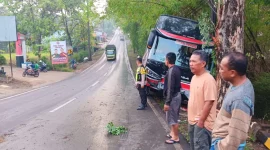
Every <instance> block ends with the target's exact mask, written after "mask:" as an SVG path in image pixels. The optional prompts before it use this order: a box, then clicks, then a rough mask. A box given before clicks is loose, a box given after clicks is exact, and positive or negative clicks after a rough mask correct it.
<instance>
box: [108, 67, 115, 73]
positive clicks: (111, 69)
mask: <svg viewBox="0 0 270 150" xmlns="http://www.w3.org/2000/svg"><path fill="white" fill-rule="evenodd" d="M114 68H115V64H113V66H112V69H111V70H110V72H109V73H108V75H110V74H111V73H112V72H113V70H114Z"/></svg>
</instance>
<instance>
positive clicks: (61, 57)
mask: <svg viewBox="0 0 270 150" xmlns="http://www.w3.org/2000/svg"><path fill="white" fill-rule="evenodd" d="M51 55H52V64H67V63H68V55H67V47H66V41H55V42H51Z"/></svg>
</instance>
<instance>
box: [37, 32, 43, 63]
mask: <svg viewBox="0 0 270 150" xmlns="http://www.w3.org/2000/svg"><path fill="white" fill-rule="evenodd" d="M41 42H42V35H41V33H39V37H38V44H39V46H38V60H40V58H41V48H42V47H41Z"/></svg>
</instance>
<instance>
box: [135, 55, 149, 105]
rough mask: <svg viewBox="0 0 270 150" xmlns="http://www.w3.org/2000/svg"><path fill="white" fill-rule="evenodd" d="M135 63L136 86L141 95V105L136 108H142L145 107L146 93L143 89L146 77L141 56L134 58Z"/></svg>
mask: <svg viewBox="0 0 270 150" xmlns="http://www.w3.org/2000/svg"><path fill="white" fill-rule="evenodd" d="M136 63H137V66H138V68H137V71H136V88H137V89H138V90H139V94H140V97H141V105H140V106H139V107H138V108H137V110H143V109H145V107H147V105H146V103H147V95H146V90H145V88H144V87H145V81H146V80H145V79H146V71H145V68H144V66H143V64H142V58H141V57H138V58H137V60H136Z"/></svg>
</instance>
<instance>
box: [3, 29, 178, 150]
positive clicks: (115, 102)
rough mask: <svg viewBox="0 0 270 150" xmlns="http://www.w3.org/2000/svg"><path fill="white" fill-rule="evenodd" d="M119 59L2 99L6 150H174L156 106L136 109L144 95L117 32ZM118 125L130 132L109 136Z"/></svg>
mask: <svg viewBox="0 0 270 150" xmlns="http://www.w3.org/2000/svg"><path fill="white" fill-rule="evenodd" d="M111 43H113V44H115V45H116V47H117V50H118V52H117V55H118V57H117V60H116V61H107V60H106V57H105V56H104V55H103V56H102V57H101V59H100V60H99V61H98V62H97V63H96V64H95V65H93V66H92V67H90V68H89V69H87V70H85V71H84V72H82V73H80V74H78V75H76V76H73V77H71V78H69V79H66V80H64V81H61V82H58V83H55V84H51V85H48V86H45V87H42V88H39V89H35V90H33V91H29V92H27V93H22V94H19V95H15V96H12V97H7V98H4V99H0V135H3V136H4V140H5V141H4V142H3V143H1V144H0V149H1V150H6V149H8V150H20V149H26V150H37V149H38V150H76V149H77V150H106V149H108V150H133V149H134V150H135V149H142V150H150V149H155V150H165V149H166V150H170V149H175V147H174V146H172V145H166V144H165V143H164V141H165V140H166V138H165V135H166V132H165V130H164V128H163V127H162V125H161V123H160V122H159V120H158V118H157V117H156V116H155V114H154V112H153V111H152V110H151V108H149V107H148V108H147V110H144V111H137V110H136V108H137V107H138V105H139V101H140V100H139V95H138V92H137V91H136V89H135V87H134V81H133V78H132V75H131V74H130V72H129V71H128V67H127V58H126V51H125V50H126V49H125V44H124V42H123V41H120V39H119V31H117V32H116V34H115V36H114V38H113V39H112V41H111ZM109 122H113V123H114V124H116V125H121V126H125V127H127V128H128V133H126V134H123V135H121V136H112V135H108V134H107V131H106V125H107V124H108V123H109Z"/></svg>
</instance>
